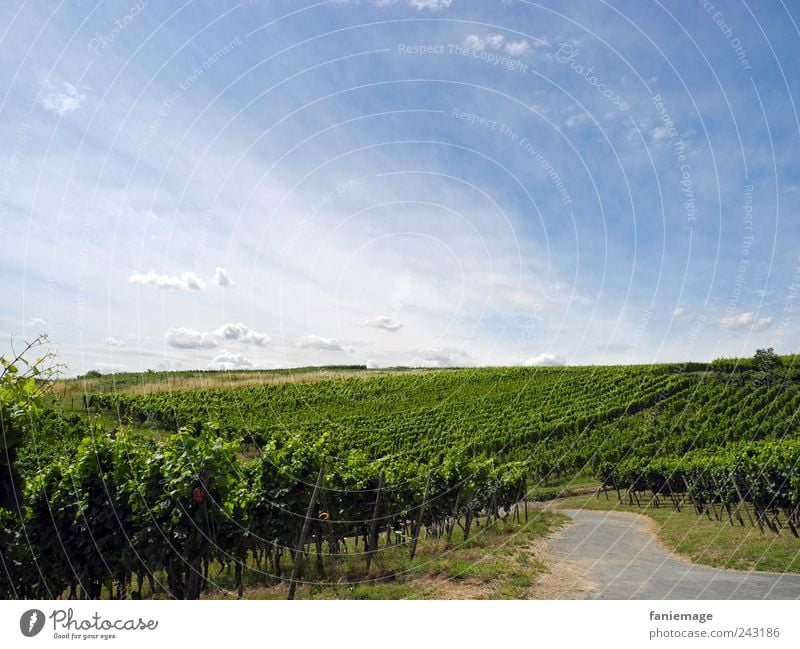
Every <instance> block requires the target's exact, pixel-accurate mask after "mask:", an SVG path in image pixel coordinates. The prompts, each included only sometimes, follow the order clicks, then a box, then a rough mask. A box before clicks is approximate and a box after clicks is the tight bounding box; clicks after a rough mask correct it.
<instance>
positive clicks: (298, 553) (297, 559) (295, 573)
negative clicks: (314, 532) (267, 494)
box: [286, 468, 325, 599]
mask: <svg viewBox="0 0 800 649" xmlns="http://www.w3.org/2000/svg"><path fill="white" fill-rule="evenodd" d="M324 473H325V469H324V468H320V470H319V475H318V476H317V484H315V485H314V492H313V493H312V494H311V501H310V502H309V503H308V509H307V510H306V518H305V520H304V521H303V529H302V530H301V531H300V538H299V539H298V542H297V548H296V550H295V553H294V568H293V569H292V579H291V581H290V582H289V596H288V597H287V598H286V599H294V593H295V591H296V590H297V580H298V579H299V578H300V566H301V564H302V563H303V546H305V544H306V538H307V537H308V528H309V527H310V526H311V515H312V514H313V513H314V506H315V505H316V504H317V496H319V490H320V487H321V486H322V477H323V475H324Z"/></svg>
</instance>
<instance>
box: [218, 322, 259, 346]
mask: <svg viewBox="0 0 800 649" xmlns="http://www.w3.org/2000/svg"><path fill="white" fill-rule="evenodd" d="M212 335H213V337H214V338H217V339H219V340H238V341H239V342H243V343H252V344H253V345H263V344H264V343H265V342H267V341H268V340H269V337H268V336H265V335H264V334H262V333H259V332H258V331H253V330H252V329H250V327H247V326H245V325H244V324H242V323H241V322H237V323H235V324H234V323H233V322H227V323H225V324H224V325H222V326H221V327H220V328H219V329H217V330H216V331H215V332H214V333H213V334H212Z"/></svg>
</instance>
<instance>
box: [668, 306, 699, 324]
mask: <svg viewBox="0 0 800 649" xmlns="http://www.w3.org/2000/svg"><path fill="white" fill-rule="evenodd" d="M672 317H673V318H674V319H675V320H677V321H678V322H691V321H692V320H694V319H695V314H694V313H692V312H691V311H689V310H687V309H685V308H684V307H682V306H679V307H676V308H675V310H674V311H673V312H672Z"/></svg>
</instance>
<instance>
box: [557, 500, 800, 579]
mask: <svg viewBox="0 0 800 649" xmlns="http://www.w3.org/2000/svg"><path fill="white" fill-rule="evenodd" d="M608 496H609V499H608V500H606V498H605V496H603V495H600V498H596V497H595V496H594V495H581V496H573V497H570V498H564V499H561V500H559V501H558V502H557V503H553V505H554V506H555V507H556V508H558V509H599V510H610V511H622V512H633V513H636V514H644V515H646V516H649V517H650V518H651V519H653V520H654V521H655V522H656V523H658V525H659V527H660V530H659V532H658V538H659V540H660V541H661V542H662V543H663V544H664V545H665V546H666V547H667V548H669V549H670V550H672V551H673V552H676V553H678V554H680V555H683V556H684V557H685V558H687V559H688V560H690V561H693V562H695V563H699V564H703V565H707V566H712V567H715V568H731V569H735V570H762V571H767V572H780V573H786V572H793V573H800V539H797V538H795V537H794V536H792V534H791V532H790V531H789V530H788V529H785V530H783V531H782V532H781V533H780V534H775V533H774V532H771V531H769V530H765V532H764V533H763V534H762V533H761V532H760V531H759V529H758V527H751V526H750V525H749V524H747V525H746V526H745V527H742V526H740V525H739V524H738V523H737V524H736V525H734V526H732V525H731V524H730V523H729V522H728V517H727V514H723V520H722V521H718V520H716V519H713V517H712V520H709V519H708V517H706V516H705V515H703V516H698V515H697V514H696V513H695V511H694V508H693V507H692V505H691V504H690V503H688V504H687V505H686V506H682V507H681V511H680V512H676V511H674V510H673V509H672V506H671V504H669V503H663V502H662V506H661V507H654V506H646V505H645V503H644V500H642V507H638V506H635V505H634V506H630V505H628V504H627V502H626V503H625V504H619V503H618V500H617V496H616V494H615V493H613V492H609V494H608ZM743 516H744V513H743ZM745 520H746V517H745Z"/></svg>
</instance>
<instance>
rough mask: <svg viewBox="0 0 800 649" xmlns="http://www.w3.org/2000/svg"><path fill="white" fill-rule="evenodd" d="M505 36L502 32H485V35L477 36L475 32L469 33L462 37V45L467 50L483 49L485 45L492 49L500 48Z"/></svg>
mask: <svg viewBox="0 0 800 649" xmlns="http://www.w3.org/2000/svg"><path fill="white" fill-rule="evenodd" d="M504 40H505V38H504V37H503V35H502V34H496V33H495V34H487V35H486V36H478V35H477V34H470V35H469V36H467V37H466V38H465V39H464V47H466V48H467V49H469V50H485V49H486V48H487V47H488V48H490V49H493V50H497V49H500V47H502V45H503V41H504Z"/></svg>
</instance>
